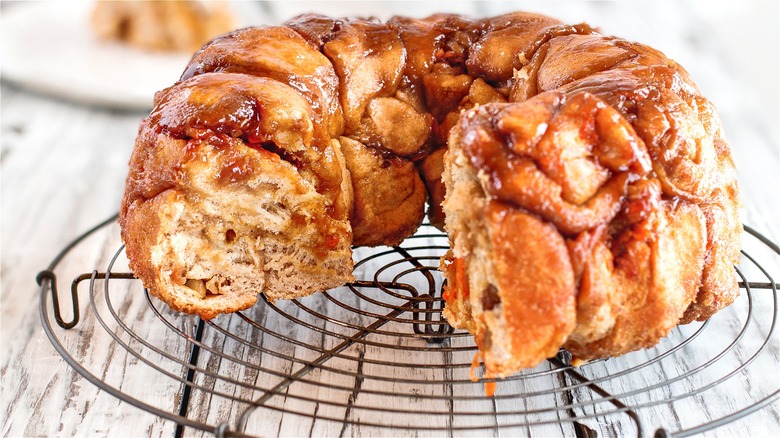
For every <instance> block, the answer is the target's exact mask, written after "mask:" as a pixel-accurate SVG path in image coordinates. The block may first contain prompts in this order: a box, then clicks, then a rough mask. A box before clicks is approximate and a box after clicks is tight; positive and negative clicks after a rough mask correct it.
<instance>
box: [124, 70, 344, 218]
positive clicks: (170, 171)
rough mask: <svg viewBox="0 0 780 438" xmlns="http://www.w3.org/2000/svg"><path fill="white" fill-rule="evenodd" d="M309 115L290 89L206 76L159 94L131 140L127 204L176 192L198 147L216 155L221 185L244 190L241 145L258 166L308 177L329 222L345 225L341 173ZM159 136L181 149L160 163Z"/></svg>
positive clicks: (245, 163)
mask: <svg viewBox="0 0 780 438" xmlns="http://www.w3.org/2000/svg"><path fill="white" fill-rule="evenodd" d="M308 108H309V106H308V105H307V104H306V103H305V101H303V98H302V97H301V96H300V95H299V94H298V93H295V92H293V91H292V89H291V87H289V86H288V85H285V84H283V83H281V82H278V81H275V80H273V79H267V78H258V77H254V76H249V75H244V74H203V75H199V76H197V77H194V78H192V79H191V80H189V81H186V82H183V83H178V84H176V85H174V86H172V87H170V88H168V89H166V90H163V91H161V92H159V93H158V94H157V95H156V96H155V110H154V111H153V112H152V113H151V114H150V116H149V117H148V118H147V119H146V120H145V121H144V123H143V124H142V126H141V130H140V131H139V136H138V138H137V140H136V142H137V144H138V145H139V147H136V149H135V151H134V153H133V157H132V158H131V163H130V166H131V172H130V174H131V176H132V177H131V178H129V179H128V186H127V192H128V195H127V197H128V202H133V201H134V200H135V199H136V198H141V199H149V198H151V197H154V196H155V195H157V194H158V193H160V192H162V191H163V190H166V189H168V188H172V187H175V186H177V185H178V182H179V179H180V178H179V172H180V170H181V168H182V166H183V164H185V163H186V162H187V161H189V160H191V159H193V158H194V157H197V154H193V153H192V152H193V149H195V148H198V147H199V145H200V144H202V143H208V144H210V145H211V146H213V147H215V148H216V149H218V150H219V151H220V152H219V158H218V159H219V160H220V165H221V168H222V170H221V171H220V173H219V181H220V182H222V183H225V184H236V183H241V182H242V181H244V180H246V179H247V178H248V177H249V176H250V175H251V174H252V173H253V172H254V171H255V169H254V167H253V165H252V162H251V160H248V159H247V158H246V155H245V154H244V153H243V152H242V153H238V152H237V151H236V150H235V147H236V142H239V143H238V144H242V145H246V146H249V147H250V148H252V149H254V150H256V151H257V153H258V155H257V157H258V158H262V159H279V156H282V157H283V158H285V159H286V160H287V161H290V162H292V163H293V164H294V165H296V166H297V167H299V168H301V172H302V175H303V176H304V178H305V177H306V176H307V175H309V179H310V180H311V181H310V182H312V183H314V184H315V186H316V187H317V189H318V191H320V192H321V193H323V194H324V195H325V196H326V197H327V198H328V199H330V202H329V205H330V206H332V216H333V217H334V218H335V219H344V218H346V217H347V216H348V213H349V211H348V209H349V208H350V207H349V206H347V205H344V203H343V201H341V200H340V198H341V193H340V190H341V188H340V186H341V177H342V175H341V168H340V166H339V163H338V162H337V161H336V158H335V157H334V153H332V152H330V151H329V149H330V147H331V146H330V143H329V142H328V141H327V138H315V133H316V129H315V125H314V124H313V122H312V119H313V118H314V117H313V114H312V112H311V110H308V111H307V109H308ZM161 136H164V137H170V138H172V139H176V140H180V141H181V142H182V143H184V147H181V149H180V150H170V151H167V152H166V153H165V155H164V156H162V155H160V154H159V153H157V152H156V151H158V150H159V148H156V147H154V145H155V144H156V143H157V142H158V139H159V138H160V137H161ZM310 146H311V147H310ZM267 149H271V150H270V151H269V150H267ZM309 173H310V174H309Z"/></svg>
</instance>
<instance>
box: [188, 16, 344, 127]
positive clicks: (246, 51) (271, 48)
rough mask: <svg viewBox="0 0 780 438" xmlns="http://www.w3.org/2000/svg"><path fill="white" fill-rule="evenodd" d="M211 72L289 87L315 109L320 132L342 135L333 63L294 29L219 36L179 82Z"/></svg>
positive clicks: (254, 29)
mask: <svg viewBox="0 0 780 438" xmlns="http://www.w3.org/2000/svg"><path fill="white" fill-rule="evenodd" d="M209 72H224V73H245V74H249V75H252V76H258V77H267V78H271V79H276V80H277V81H280V82H282V83H285V84H288V85H290V86H291V87H293V88H295V89H296V90H297V91H298V93H300V95H301V96H303V97H304V99H306V101H307V102H308V103H309V105H310V106H311V108H312V111H313V112H314V121H315V125H316V127H317V129H321V128H325V130H326V132H327V134H328V135H330V136H331V137H336V136H338V135H340V134H341V132H342V131H343V127H344V120H343V113H342V111H341V105H339V101H338V96H339V78H338V77H337V76H336V72H335V71H334V70H333V66H332V65H331V63H330V60H328V58H326V57H325V56H324V55H323V54H322V53H320V52H319V51H318V50H315V49H314V48H313V47H311V45H310V44H308V43H307V42H306V41H305V40H304V39H303V38H301V36H300V35H298V34H297V33H296V32H295V31H293V30H292V29H289V28H287V27H250V28H245V29H239V30H236V31H234V32H231V33H228V34H225V35H223V36H220V37H218V38H216V39H214V40H213V41H211V42H210V43H208V44H206V45H205V46H203V48H201V49H200V50H199V51H198V52H196V53H195V55H194V56H193V58H192V60H191V61H190V63H189V65H188V66H187V68H186V69H185V71H184V73H183V74H182V76H181V78H180V79H179V81H180V82H183V81H186V80H187V79H189V78H191V77H193V76H197V75H200V74H203V73H209ZM298 93H296V94H298Z"/></svg>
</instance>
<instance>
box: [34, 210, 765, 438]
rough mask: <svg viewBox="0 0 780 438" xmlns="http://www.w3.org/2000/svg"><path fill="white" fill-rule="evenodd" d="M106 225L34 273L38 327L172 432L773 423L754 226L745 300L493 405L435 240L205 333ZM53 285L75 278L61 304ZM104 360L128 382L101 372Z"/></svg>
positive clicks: (72, 360) (743, 272)
mask: <svg viewBox="0 0 780 438" xmlns="http://www.w3.org/2000/svg"><path fill="white" fill-rule="evenodd" d="M115 219H116V218H115V217H113V218H110V219H108V220H106V221H105V222H103V223H101V224H98V225H97V226H95V227H94V228H93V229H92V230H90V231H88V232H87V233H85V234H84V235H82V236H80V237H79V238H77V239H76V240H75V241H74V242H72V243H71V244H70V245H68V246H67V247H66V248H64V249H63V251H62V252H61V253H60V254H59V255H58V256H57V257H56V258H55V259H54V261H53V262H52V263H51V265H50V266H49V267H48V269H46V270H44V271H42V272H41V273H40V274H39V275H38V283H39V284H40V294H41V295H40V300H41V301H40V316H41V320H42V323H43V327H44V330H45V331H46V334H47V336H48V337H49V339H50V340H51V342H52V344H53V345H54V347H55V349H56V350H57V351H58V352H59V354H60V355H62V357H63V358H64V359H65V361H66V362H67V363H68V364H69V365H70V366H71V367H72V368H73V369H75V370H76V371H77V372H78V373H80V374H81V375H82V376H83V377H85V378H86V379H87V380H88V381H90V382H91V383H93V384H94V385H96V386H98V387H99V388H100V389H101V390H102V391H105V392H107V393H109V394H111V395H113V396H115V397H117V398H119V399H121V400H122V401H124V402H126V403H129V404H131V405H133V406H135V407H138V408H140V409H143V410H145V411H147V412H149V413H150V414H151V415H156V416H158V417H161V418H164V419H167V420H170V421H172V422H173V423H174V424H175V432H174V434H175V436H182V435H184V434H185V433H186V434H187V435H191V434H192V433H195V431H201V433H213V434H214V435H216V436H242V435H280V434H281V435H287V434H289V435H365V434H371V435H381V434H387V435H397V434H409V433H410V431H413V433H414V434H415V435H423V436H426V435H431V436H440V435H452V434H461V433H462V434H472V435H473V434H478V435H482V434H484V433H490V434H493V435H502V434H504V432H506V433H509V434H517V433H522V434H533V435H575V434H576V435H577V436H579V437H582V436H585V437H590V436H597V435H611V436H623V435H637V436H646V435H649V434H655V436H687V435H692V434H695V433H699V432H703V431H706V430H710V429H714V428H717V427H719V426H721V425H723V424H725V423H729V422H731V421H734V420H736V419H739V418H742V417H744V416H746V415H749V414H751V413H753V412H755V411H757V410H759V409H764V408H767V409H775V408H776V406H771V407H770V406H769V405H772V404H773V402H775V401H776V400H777V399H778V397H780V382H778V380H777V379H764V380H763V381H762V384H761V385H756V382H758V381H759V380H761V377H762V376H753V377H752V380H751V378H750V377H751V375H752V374H751V373H754V372H755V371H754V370H755V369H756V368H757V367H758V365H757V364H758V363H761V362H762V361H763V362H764V363H766V361H769V362H770V363H774V364H775V366H776V357H777V356H778V350H779V349H780V347H778V336H777V334H776V330H775V326H776V323H777V320H778V294H777V289H778V287H780V286H778V284H777V282H776V280H775V279H773V275H777V274H776V273H775V274H772V272H775V271H773V269H777V268H778V267H780V263H779V262H778V260H779V259H778V256H780V249H778V247H777V245H775V244H773V243H772V242H770V241H769V240H767V239H766V238H765V237H763V236H762V235H761V234H759V233H757V232H756V231H754V230H752V229H751V228H749V227H746V233H745V242H744V248H746V250H745V251H743V259H742V263H741V265H740V266H739V267H737V268H736V275H738V276H739V277H740V286H741V288H742V293H741V296H740V298H739V299H738V300H737V302H735V303H734V304H733V305H732V306H730V307H729V308H727V309H725V310H724V311H721V312H720V313H718V314H717V315H715V316H714V317H713V318H711V319H710V320H709V321H707V322H705V323H694V324H689V325H686V326H682V327H678V328H676V329H675V330H673V331H672V333H671V334H670V335H669V336H668V337H667V338H665V339H664V340H663V341H662V342H661V343H660V344H659V345H658V346H656V347H654V348H651V349H648V350H643V351H640V352H635V353H630V354H628V355H625V356H623V357H620V358H616V359H609V360H601V361H595V362H591V363H588V364H585V365H583V366H580V367H578V368H574V367H572V366H570V365H569V359H570V357H569V356H568V354H567V353H566V352H565V351H561V352H560V353H559V354H558V356H557V357H555V358H551V359H549V360H548V361H547V362H546V363H543V364H542V365H540V366H538V367H536V368H535V369H532V370H526V371H523V372H521V373H518V374H516V375H513V376H511V377H509V378H507V379H504V380H501V381H498V382H497V387H496V391H495V395H494V396H493V397H488V396H486V395H485V384H486V383H487V382H489V381H488V380H485V379H481V369H480V368H476V370H473V369H472V360H473V358H474V356H475V354H476V351H477V350H476V347H475V345H474V342H473V340H472V338H471V337H470V336H469V335H468V333H466V332H463V331H459V330H453V328H452V327H450V326H449V325H448V324H447V323H446V320H444V319H443V318H442V316H441V309H442V306H443V300H442V298H441V290H442V285H443V277H442V275H441V273H440V272H439V271H438V269H437V267H438V264H439V257H441V256H442V255H443V254H444V252H445V251H446V250H447V248H448V246H447V239H446V236H445V235H443V234H441V233H440V232H439V231H438V230H436V229H434V228H432V227H430V226H423V227H422V228H421V229H420V231H419V232H418V233H417V234H416V235H414V236H413V237H411V238H409V239H407V240H406V241H404V242H403V243H402V244H401V245H400V246H397V247H387V248H379V249H366V248H356V250H355V258H356V266H355V277H356V278H357V280H356V281H355V282H354V283H351V284H348V285H346V286H344V287H341V288H337V289H333V290H329V291H326V292H323V293H319V294H315V295H313V296H310V297H306V298H304V299H298V300H292V301H277V302H275V303H271V302H268V301H266V300H265V299H264V298H261V299H260V300H259V302H258V304H257V305H255V306H254V307H253V308H251V309H249V310H246V311H243V312H237V313H235V314H232V315H222V316H219V317H217V318H215V319H213V320H210V321H204V320H201V319H199V318H197V317H193V316H189V315H182V314H178V313H175V312H172V311H170V310H169V309H168V308H167V306H165V305H164V304H163V303H161V302H159V301H158V300H157V299H155V298H154V297H151V296H150V295H149V294H148V293H147V292H146V291H145V290H144V288H143V286H142V285H141V284H140V281H138V280H135V279H134V278H133V276H132V274H131V273H130V272H129V269H128V268H127V261H126V258H125V255H124V250H123V247H122V246H121V244H120V242H119V238H118V228H117V226H116V224H115ZM58 278H69V279H71V287H70V294H69V295H68V294H67V293H66V292H63V291H62V290H61V289H60V288H58V287H57V286H58ZM84 294H88V300H86V301H87V302H86V303H84V300H83V296H84ZM63 295H64V296H63ZM80 297H82V298H81V299H80ZM63 302H65V304H64V305H63V304H62V303H63ZM70 303H72V306H69V305H68V304H70ZM52 320H54V324H53V323H52ZM106 355H108V357H109V358H110V366H111V367H119V368H121V369H123V370H124V372H123V373H119V374H117V373H106V370H105V368H101V367H105V366H106V365H105V364H103V365H101V366H97V365H96V363H101V364H102V363H103V362H102V361H96V360H95V358H105V357H106ZM773 361H774V362H773ZM763 369H767V368H763ZM475 380H478V381H475ZM751 382H752V383H751ZM759 386H760V387H759ZM149 388H153V389H152V390H150V389H149ZM745 394H747V395H748V397H747V398H746V397H745ZM737 395H739V397H737ZM739 403H741V405H740V404H739Z"/></svg>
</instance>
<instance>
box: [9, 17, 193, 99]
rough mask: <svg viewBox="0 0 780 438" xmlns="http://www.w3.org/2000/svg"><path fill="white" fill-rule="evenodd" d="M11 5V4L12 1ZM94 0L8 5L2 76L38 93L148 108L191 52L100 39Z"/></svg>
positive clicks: (174, 77) (176, 73)
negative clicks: (152, 49) (140, 47)
mask: <svg viewBox="0 0 780 438" xmlns="http://www.w3.org/2000/svg"><path fill="white" fill-rule="evenodd" d="M7 6H8V5H7ZM91 7H92V2H70V1H68V2H61V1H60V2H30V3H20V4H16V5H14V6H12V7H6V8H3V14H2V16H1V17H2V18H1V20H2V21H1V22H0V74H2V77H3V79H7V80H10V81H12V82H15V83H18V84H20V85H23V86H25V87H28V88H30V89H33V90H35V91H39V92H43V93H49V94H52V95H56V96H58V97H62V98H66V99H72V100H77V101H80V102H84V103H89V104H96V105H104V106H109V107H113V108H124V109H138V110H146V109H149V108H151V107H152V99H153V98H154V93H155V92H156V91H158V90H161V89H163V88H165V87H168V86H170V85H172V84H173V83H174V82H175V81H176V80H177V79H178V78H179V76H180V75H181V72H182V71H184V67H186V65H187V62H188V61H189V59H190V56H191V54H162V53H149V52H144V51H141V50H138V49H133V48H131V47H126V46H123V45H120V44H116V43H108V42H102V41H98V40H97V38H96V37H95V36H94V34H93V33H92V29H91V27H90V26H91V25H90V22H89V20H90V14H91Z"/></svg>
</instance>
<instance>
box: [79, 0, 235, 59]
mask: <svg viewBox="0 0 780 438" xmlns="http://www.w3.org/2000/svg"><path fill="white" fill-rule="evenodd" d="M234 22H235V20H234V17H233V14H232V13H231V12H230V8H229V7H228V4H227V2H226V1H121V2H117V1H97V2H95V7H94V9H93V11H92V28H93V29H94V31H95V33H96V34H97V35H98V37H99V38H100V39H102V40H108V41H119V42H121V43H125V44H128V45H131V46H134V47H138V48H140V49H144V50H151V51H167V52H172V51H185V52H193V51H195V50H197V49H199V48H200V46H202V45H203V44H204V43H205V42H207V41H208V40H210V39H211V38H213V37H215V36H217V35H220V34H223V33H225V32H228V31H230V30H233V27H234V25H235V23H234Z"/></svg>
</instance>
